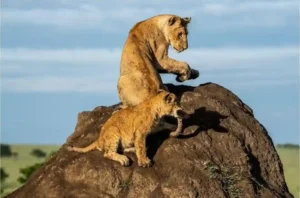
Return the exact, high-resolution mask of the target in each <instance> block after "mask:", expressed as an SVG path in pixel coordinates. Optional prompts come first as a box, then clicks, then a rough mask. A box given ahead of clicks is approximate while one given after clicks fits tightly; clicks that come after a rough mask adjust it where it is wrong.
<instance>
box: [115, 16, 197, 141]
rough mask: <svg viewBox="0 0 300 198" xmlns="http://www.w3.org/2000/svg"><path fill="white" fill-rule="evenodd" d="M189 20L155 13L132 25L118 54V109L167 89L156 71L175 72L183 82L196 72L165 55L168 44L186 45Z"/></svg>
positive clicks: (174, 46) (182, 48) (185, 64)
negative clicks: (120, 55) (120, 54)
mask: <svg viewBox="0 0 300 198" xmlns="http://www.w3.org/2000/svg"><path fill="white" fill-rule="evenodd" d="M190 20H191V18H180V17H179V16H176V15H158V16H154V17H152V18H149V19H147V20H144V21H141V22H138V23H137V24H136V25H135V26H133V28H132V29H131V30H130V32H129V35H128V38H127V41H126V43H125V46H124V48H123V52H122V57H121V64H120V66H121V68H120V77H119V81H118V94H119V98H120V100H121V102H122V106H121V108H126V107H128V106H134V105H137V104H139V103H141V102H143V101H145V100H146V99H148V98H150V97H152V96H154V95H156V94H157V93H158V90H159V89H164V90H166V91H168V90H167V88H166V87H165V86H164V85H163V83H162V80H161V77H160V75H159V73H173V74H177V77H178V80H179V81H185V80H188V79H190V78H191V73H192V72H193V71H194V73H197V72H198V71H196V70H192V69H191V68H190V67H189V65H188V64H187V63H186V62H180V61H176V60H174V59H171V58H169V57H168V48H169V45H171V46H172V47H173V48H174V49H175V50H176V51H177V52H181V51H183V50H185V49H187V48H188V38H187V34H188V32H187V24H188V23H189V22H190ZM179 35H180V36H179ZM178 122H179V123H180V122H182V120H180V119H179V120H178ZM178 126H181V124H179V125H178ZM180 131H181V128H180V127H178V128H177V132H176V133H172V134H171V135H172V136H177V135H179V132H180Z"/></svg>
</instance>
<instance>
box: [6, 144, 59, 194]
mask: <svg viewBox="0 0 300 198" xmlns="http://www.w3.org/2000/svg"><path fill="white" fill-rule="evenodd" d="M59 147H60V146H55V145H53V146H51V145H49V146H48V145H45V146H44V145H11V150H12V152H17V153H18V157H17V158H13V157H1V167H3V168H4V170H5V172H6V173H8V175H9V177H8V178H7V179H6V181H5V183H4V184H1V185H5V190H4V193H3V195H5V194H7V193H8V192H11V191H13V190H15V189H17V188H18V187H20V186H21V184H20V183H19V182H18V181H17V179H18V177H19V176H20V172H19V169H20V168H24V167H26V166H30V165H33V164H35V163H39V162H43V161H44V160H45V158H44V157H43V158H37V157H34V156H32V155H31V154H30V152H31V151H32V149H35V148H39V149H41V150H43V151H44V152H46V154H47V155H49V154H50V152H52V151H56V150H58V148H59Z"/></svg>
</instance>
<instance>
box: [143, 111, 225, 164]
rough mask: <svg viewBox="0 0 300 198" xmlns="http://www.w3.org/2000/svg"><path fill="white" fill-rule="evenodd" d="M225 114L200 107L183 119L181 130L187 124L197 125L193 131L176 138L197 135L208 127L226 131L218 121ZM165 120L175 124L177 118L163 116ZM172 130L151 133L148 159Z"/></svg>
mask: <svg viewBox="0 0 300 198" xmlns="http://www.w3.org/2000/svg"><path fill="white" fill-rule="evenodd" d="M226 118H227V116H224V115H221V114H220V113H218V112H215V111H209V110H206V108H205V107H201V108H199V109H197V110H195V112H194V113H193V114H191V115H190V117H189V118H188V119H186V120H184V121H183V130H184V129H185V128H187V127H189V126H196V127H198V128H197V129H196V130H195V131H194V132H193V133H191V134H187V135H183V134H182V135H180V136H178V137H177V138H178V139H187V138H192V137H195V136H196V135H198V134H199V133H200V132H201V131H207V130H210V129H213V130H214V131H216V132H219V133H227V132H228V130H227V129H226V128H225V127H222V126H221V125H220V122H221V120H222V119H226ZM165 121H166V122H168V123H170V124H174V126H177V119H176V118H174V117H169V116H166V117H165ZM170 132H172V131H171V130H168V129H166V130H162V131H160V132H158V133H154V134H151V135H150V136H148V138H147V143H146V144H147V148H148V150H147V155H148V156H149V158H150V159H152V158H153V157H154V155H155V154H156V152H157V150H158V148H159V147H160V146H161V145H162V143H163V142H164V141H165V140H166V139H168V138H169V134H170Z"/></svg>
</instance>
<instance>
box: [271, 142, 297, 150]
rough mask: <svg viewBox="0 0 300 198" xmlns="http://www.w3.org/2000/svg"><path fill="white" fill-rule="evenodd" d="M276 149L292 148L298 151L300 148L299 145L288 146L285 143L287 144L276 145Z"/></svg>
mask: <svg viewBox="0 0 300 198" xmlns="http://www.w3.org/2000/svg"><path fill="white" fill-rule="evenodd" d="M277 147H278V148H293V149H295V148H296V149H299V148H300V145H299V144H290V143H287V144H277Z"/></svg>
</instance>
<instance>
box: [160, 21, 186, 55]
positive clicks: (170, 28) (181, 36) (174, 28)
mask: <svg viewBox="0 0 300 198" xmlns="http://www.w3.org/2000/svg"><path fill="white" fill-rule="evenodd" d="M190 21H191V17H185V18H180V17H179V16H171V17H170V18H169V20H168V22H167V24H166V27H165V37H166V39H167V40H168V42H169V43H170V45H171V46H172V47H173V49H174V50H175V51H176V52H182V51H183V50H186V49H187V48H188V29H187V25H188V24H189V23H190Z"/></svg>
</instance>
